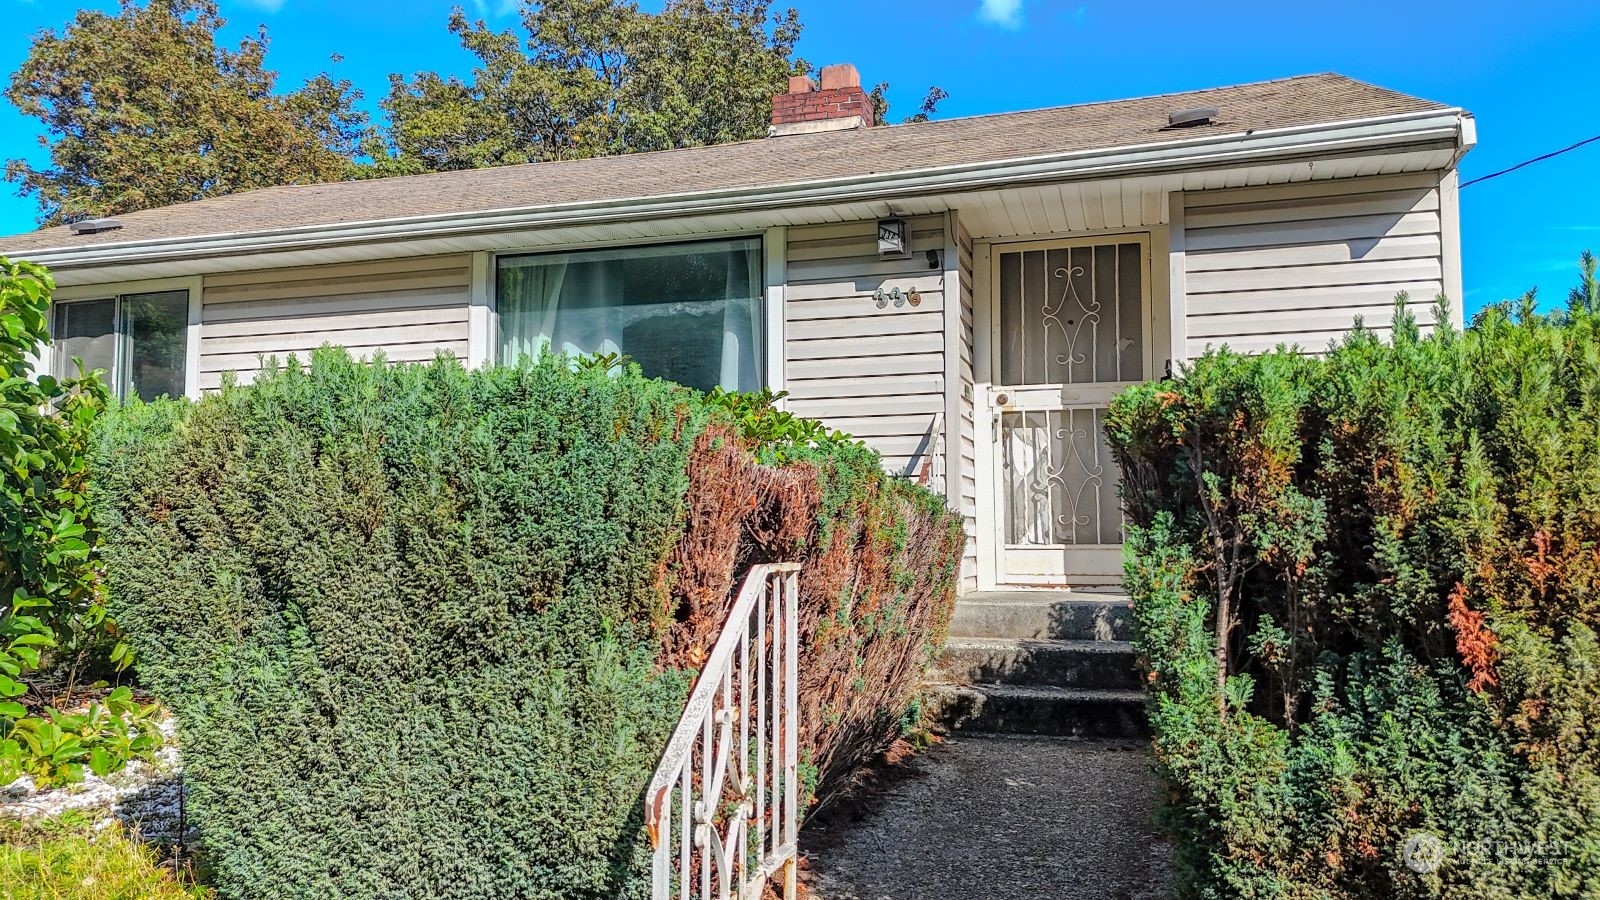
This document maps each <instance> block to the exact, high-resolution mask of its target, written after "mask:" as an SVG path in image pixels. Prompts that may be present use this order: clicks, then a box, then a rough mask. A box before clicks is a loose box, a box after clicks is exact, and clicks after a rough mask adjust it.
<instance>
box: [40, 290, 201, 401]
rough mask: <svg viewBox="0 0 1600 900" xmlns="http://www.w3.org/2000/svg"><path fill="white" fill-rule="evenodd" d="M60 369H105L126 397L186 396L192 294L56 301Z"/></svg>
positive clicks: (62, 372) (113, 387)
mask: <svg viewBox="0 0 1600 900" xmlns="http://www.w3.org/2000/svg"><path fill="white" fill-rule="evenodd" d="M54 314H55V321H54V323H53V325H54V327H53V333H54V340H53V342H52V343H53V346H54V349H55V372H56V374H57V375H58V376H74V375H76V374H77V368H76V366H75V364H74V363H73V358H74V357H76V358H78V359H81V360H83V367H84V369H85V371H93V370H95V369H104V370H105V373H106V375H105V378H106V382H107V383H108V384H109V385H110V387H111V390H112V391H113V392H114V393H115V394H116V395H117V396H118V397H122V398H127V397H138V398H140V399H141V400H154V399H155V398H157V397H161V396H170V397H182V396H184V393H185V389H186V387H187V374H188V373H187V371H186V368H187V361H188V325H189V292H188V291H162V292H159V293H150V294H124V295H122V296H118V297H110V298H107V299H104V300H73V301H65V302H58V303H56V304H55V310H54Z"/></svg>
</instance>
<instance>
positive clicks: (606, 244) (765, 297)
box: [473, 226, 788, 392]
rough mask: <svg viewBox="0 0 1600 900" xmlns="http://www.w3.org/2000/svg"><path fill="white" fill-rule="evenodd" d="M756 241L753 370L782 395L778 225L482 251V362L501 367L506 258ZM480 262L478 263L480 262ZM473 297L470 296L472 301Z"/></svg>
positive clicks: (782, 237)
mask: <svg viewBox="0 0 1600 900" xmlns="http://www.w3.org/2000/svg"><path fill="white" fill-rule="evenodd" d="M742 240H754V241H756V248H755V252H756V255H757V257H758V258H759V260H760V263H761V277H760V278H759V279H758V280H757V283H756V285H755V288H756V294H755V300H756V306H757V312H758V314H759V315H760V317H761V321H760V326H761V334H762V346H760V347H757V348H756V352H757V354H758V357H759V360H760V361H759V363H758V364H757V366H756V369H757V372H758V374H759V376H760V385H761V388H764V389H768V390H771V391H773V392H779V391H782V390H784V383H785V380H786V379H785V378H784V370H785V366H784V360H785V357H786V355H787V354H786V353H785V352H784V324H785V319H786V316H785V315H784V306H783V303H784V296H783V295H784V291H783V286H784V284H785V275H786V268H787V248H788V240H787V229H786V228H784V227H783V226H777V227H772V228H763V229H756V230H748V229H746V230H740V231H725V232H712V233H707V234H674V235H662V236H660V237H657V238H632V239H619V240H614V241H579V242H570V243H569V242H563V243H555V244H548V245H544V246H533V247H518V248H514V249H503V250H493V251H484V252H481V253H480V254H474V266H473V269H474V281H478V279H481V282H479V283H481V284H482V289H481V290H482V297H483V300H484V304H483V305H484V306H485V307H486V308H487V316H486V318H487V320H488V321H487V322H486V324H485V327H484V328H483V329H482V334H481V337H478V338H475V339H481V340H482V341H483V342H484V345H485V346H484V350H483V353H482V357H481V358H482V360H483V363H484V364H486V365H490V366H498V365H504V362H503V361H502V359H501V357H500V279H499V272H500V262H501V260H507V259H526V258H536V257H540V256H560V255H564V254H576V253H588V252H605V251H612V252H618V251H631V250H649V249H652V248H658V247H677V246H692V245H696V244H704V245H708V246H709V245H714V244H723V243H731V242H733V241H742ZM480 260H481V261H480ZM476 296H478V293H477V291H476V290H475V291H474V297H476Z"/></svg>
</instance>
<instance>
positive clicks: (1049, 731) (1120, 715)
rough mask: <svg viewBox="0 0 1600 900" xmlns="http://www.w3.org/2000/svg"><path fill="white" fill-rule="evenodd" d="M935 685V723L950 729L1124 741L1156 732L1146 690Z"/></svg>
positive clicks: (931, 705)
mask: <svg viewBox="0 0 1600 900" xmlns="http://www.w3.org/2000/svg"><path fill="white" fill-rule="evenodd" d="M929 687H930V688H931V690H930V697H929V712H930V714H931V715H932V717H933V721H934V722H935V724H937V725H938V726H940V727H943V728H945V729H947V730H950V731H973V732H993V733H1001V734H1043V735H1070V736H1073V737H1118V738H1141V737H1146V736H1148V735H1149V733H1150V724H1149V721H1148V720H1147V719H1146V717H1145V712H1144V693H1143V692H1142V691H1137V690H1118V689H1104V688H1101V689H1091V688H1070V687H1044V686H1037V685H1014V684H970V685H967V684H936V685H930V686H929Z"/></svg>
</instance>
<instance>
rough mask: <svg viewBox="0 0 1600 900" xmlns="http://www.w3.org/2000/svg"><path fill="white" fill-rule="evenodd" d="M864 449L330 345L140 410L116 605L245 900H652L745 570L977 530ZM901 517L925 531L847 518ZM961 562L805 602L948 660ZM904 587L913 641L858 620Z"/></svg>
mask: <svg viewBox="0 0 1600 900" xmlns="http://www.w3.org/2000/svg"><path fill="white" fill-rule="evenodd" d="M840 447H848V448H849V450H848V453H847V455H842V456H840V457H838V458H834V457H833V456H829V455H828V452H827V451H825V450H815V451H814V452H817V453H820V454H822V457H821V458H819V460H818V461H817V462H815V463H810V462H806V463H801V462H796V463H793V464H791V465H789V466H785V467H783V468H781V469H780V468H774V467H770V466H763V465H760V464H759V463H758V462H757V461H756V457H755V452H757V451H759V450H760V448H759V447H757V446H755V445H754V444H753V442H750V441H747V440H745V439H744V438H742V437H741V436H740V435H739V434H738V432H737V430H736V429H735V428H734V424H733V422H732V420H731V418H730V417H729V416H728V415H727V414H726V413H725V412H723V411H722V410H721V409H720V408H719V407H718V406H716V405H714V404H710V403H707V402H706V401H705V399H704V398H703V397H702V396H701V395H699V394H697V393H695V392H693V391H689V390H687V389H684V388H681V387H678V386H675V385H671V384H667V383H664V382H658V381H651V380H647V379H644V378H642V377H641V376H640V375H639V374H638V371H637V369H636V368H633V367H631V366H626V365H612V364H610V363H607V364H604V365H601V364H596V365H578V366H572V365H569V364H567V363H566V362H564V361H560V360H555V359H548V360H545V361H543V362H541V363H538V364H529V365H525V366H523V367H520V368H501V369H490V370H485V371H478V372H470V373H469V372H466V371H464V370H463V369H462V368H461V366H460V365H459V364H458V363H457V362H455V361H454V360H450V359H442V360H439V361H437V362H435V363H432V364H429V365H420V366H392V367H391V366H387V365H385V364H383V362H382V361H377V362H374V363H370V364H369V363H357V362H353V361H351V360H350V359H349V357H348V356H347V355H346V354H344V353H343V351H339V350H333V349H328V348H325V349H324V350H322V351H318V352H317V353H315V354H313V357H312V362H311V366H310V369H309V370H302V369H300V368H298V367H296V366H293V365H291V366H290V367H288V368H287V369H284V370H282V371H277V372H273V373H270V374H265V375H263V376H262V377H261V378H259V379H258V380H257V381H256V382H255V383H254V384H253V385H250V386H248V387H239V386H229V387H225V388H224V389H223V390H222V392H221V393H220V394H218V395H214V396H210V397H207V398H205V399H204V400H202V401H200V402H199V403H195V404H188V403H177V402H164V403H158V404H153V405H147V406H145V405H134V406H130V407H129V408H127V409H126V410H125V411H124V412H123V413H122V414H120V415H119V416H116V417H114V418H113V419H112V421H111V422H110V423H109V424H108V426H107V427H106V428H105V430H104V431H103V433H102V439H101V441H100V444H99V447H98V450H97V454H96V472H97V481H96V484H97V487H98V489H99V490H100V491H101V494H100V500H101V503H102V510H103V511H102V513H101V515H102V517H103V521H104V523H105V531H106V535H107V540H106V543H105V546H106V550H105V556H106V561H107V571H108V581H109V583H110V585H111V588H112V600H113V607H114V609H115V611H116V613H117V616H118V620H119V621H121V622H123V623H125V624H126V626H127V627H128V630H129V633H130V634H131V635H132V636H133V640H134V642H135V644H136V647H137V649H138V652H139V654H140V655H139V658H140V668H141V677H142V678H143V679H144V680H145V681H146V683H147V684H148V685H149V686H150V687H152V688H153V689H154V690H155V692H156V693H157V695H158V696H159V697H161V698H162V699H163V701H165V702H166V703H168V704H169V705H170V707H171V708H172V709H173V711H174V713H175V715H176V718H177V720H178V722H179V726H180V731H181V732H182V735H183V738H184V755H185V773H186V782H187V784H188V786H189V791H190V800H191V810H192V815H193V819H194V821H195V822H196V823H197V825H198V827H199V828H200V830H201V835H202V840H203V841H204V842H205V844H206V846H207V848H208V860H209V862H210V864H211V866H212V870H213V872H214V877H215V881H216V885H217V887H218V890H219V893H221V894H222V895H223V896H230V897H246V896H247V897H251V898H277V897H304V896H338V897H347V898H380V897H408V896H416V895H419V894H426V895H428V896H436V897H444V898H477V897H507V896H516V897H529V898H539V897H547V898H557V897H560V898H583V897H596V898H598V897H606V898H611V897H618V896H623V897H628V896H644V895H647V894H648V885H647V883H646V882H645V880H644V879H643V878H642V877H641V873H642V872H643V870H644V869H643V867H644V866H645V864H646V863H647V850H646V844H645V843H644V841H643V834H642V796H643V790H644V787H645V785H646V783H647V781H648V778H649V775H650V773H651V771H652V770H653V769H654V767H655V764H656V761H657V758H658V756H659V754H660V751H661V749H662V747H663V745H664V743H665V740H666V737H667V734H668V732H669V731H670V729H671V728H672V727H673V725H674V724H675V723H676V720H677V718H678V715H679V714H680V712H681V709H682V704H683V701H684V699H685V697H686V695H687V691H688V687H689V683H690V681H691V679H692V675H693V671H692V670H693V668H694V667H695V666H696V665H698V663H699V662H700V661H702V660H703V659H704V655H705V652H706V651H707V649H708V648H709V641H710V640H712V639H714V636H715V633H716V628H715V627H713V625H712V623H713V621H717V620H716V612H717V610H718V609H723V608H725V605H726V603H727V602H728V601H729V599H730V597H731V592H732V591H733V590H734V588H735V587H736V586H737V584H738V580H739V578H740V576H741V575H742V572H743V570H744V569H745V568H747V567H748V566H749V565H750V564H752V563H754V562H759V561H762V560H763V559H769V558H777V557H782V558H797V557H799V558H802V559H804V561H806V562H807V563H808V565H807V576H806V577H808V578H809V577H813V576H812V575H811V574H810V573H812V572H814V571H815V570H816V568H817V566H816V561H815V560H813V559H811V558H808V557H806V554H808V553H810V552H812V551H811V549H810V548H813V547H815V546H817V536H818V535H819V534H823V533H826V534H829V535H833V534H840V535H845V534H858V533H860V534H869V535H871V536H872V537H871V539H870V540H868V541H867V543H866V547H868V548H870V547H873V546H876V545H877V544H878V543H881V542H884V541H887V542H889V543H891V544H892V543H893V542H894V541H895V540H897V539H896V538H894V537H893V536H892V533H893V532H894V531H895V529H896V528H898V529H900V530H902V531H903V530H910V529H917V528H921V529H929V528H944V527H945V526H946V525H948V524H949V522H950V520H951V518H952V517H950V516H948V514H946V513H944V512H943V510H942V507H938V508H937V509H936V508H935V507H934V506H933V505H930V504H929V502H928V500H927V498H926V495H925V494H924V493H923V492H920V491H918V490H917V489H914V488H911V487H909V486H905V485H899V484H897V483H893V482H892V481H891V480H889V479H887V478H886V476H883V475H882V473H881V472H879V471H877V468H876V467H877V460H876V457H874V456H872V455H871V454H869V453H866V452H865V451H863V450H861V449H860V448H859V447H858V446H857V445H853V444H841V445H840ZM868 467H870V468H872V469H873V471H874V472H876V474H875V475H874V474H871V473H867V472H866V471H865V469H866V468H868ZM836 473H837V474H836ZM708 479H709V480H708ZM901 514H910V515H911V516H913V517H916V516H921V517H923V519H926V520H927V521H925V522H921V523H916V522H906V523H902V524H900V525H896V526H894V528H883V529H881V530H882V531H883V532H884V534H885V536H884V537H882V538H878V537H877V535H878V532H879V530H880V528H879V527H878V526H876V525H874V526H872V527H871V528H870V529H869V528H867V527H866V526H863V525H862V524H861V523H859V522H856V521H850V520H849V517H851V516H862V517H865V518H873V519H879V518H883V519H886V518H888V517H889V516H891V515H901ZM719 523H720V524H719ZM723 525H727V527H722V526H723ZM850 540H851V541H852V542H853V543H854V544H856V545H858V546H860V545H861V544H862V539H857V538H851V539H850ZM949 547H950V548H952V549H951V551H950V553H951V555H952V556H954V557H959V547H960V543H959V540H956V541H951V542H950V543H949ZM889 549H890V550H892V547H891V548H889ZM953 565H954V561H953V560H946V559H943V558H934V557H932V556H927V557H924V558H912V557H909V556H907V555H906V554H905V553H901V554H900V555H894V554H893V553H892V552H886V553H885V554H883V555H881V556H879V557H875V558H874V560H872V561H870V563H868V564H866V565H857V566H854V567H853V568H852V571H858V572H865V573H868V574H869V575H870V576H871V577H870V578H869V579H865V580H863V581H862V582H861V583H860V584H859V585H857V584H849V585H844V584H838V585H836V584H834V583H833V582H832V581H829V582H827V589H828V590H829V591H830V592H831V593H830V595H829V596H828V597H826V598H821V597H818V596H816V595H815V593H812V594H809V595H808V594H806V593H805V592H804V590H803V595H802V602H803V604H804V606H805V608H806V610H807V612H806V616H808V617H819V616H821V615H822V614H823V613H824V611H826V613H827V614H829V615H832V616H835V618H837V620H838V624H837V625H835V626H833V627H835V628H837V629H842V630H843V631H845V632H847V633H848V634H850V635H855V637H854V638H853V643H854V644H855V645H856V647H857V648H858V650H862V651H864V652H866V654H867V655H868V656H869V657H872V658H874V659H876V658H882V659H889V658H895V659H902V658H903V659H908V660H913V661H915V660H925V659H926V658H927V657H928V655H929V653H930V652H931V651H929V649H928V647H927V646H926V645H927V643H928V641H929V634H928V633H927V629H926V628H921V627H920V626H918V625H917V624H916V623H919V622H932V621H933V620H935V619H938V618H940V617H947V616H948V613H949V604H950V601H951V599H952V588H953V584H954V579H953V577H951V578H950V579H949V581H948V583H943V582H937V583H936V581H935V579H936V578H937V577H938V576H936V575H935V574H930V573H939V572H943V571H946V570H950V569H952V568H953ZM893 567H904V568H905V570H906V571H905V572H901V571H898V570H895V571H889V570H890V569H891V568H893ZM885 573H887V574H885ZM908 579H909V581H911V582H915V583H916V584H917V585H922V587H917V588H913V589H910V590H909V591H908V589H907V588H905V587H900V588H898V589H897V593H896V594H895V595H894V597H892V598H890V597H886V598H884V600H885V602H896V603H900V604H902V605H904V604H907V603H911V604H914V605H918V608H916V609H912V610H910V611H908V612H906V613H903V614H902V615H901V620H902V624H901V626H900V627H899V628H898V630H896V629H894V628H890V629H889V630H887V631H885V632H884V633H883V634H881V635H880V634H877V633H872V634H868V633H867V632H868V631H871V630H872V629H875V628H880V627H882V626H881V623H877V620H874V623H875V624H873V625H871V626H870V627H869V626H868V625H867V624H865V623H864V620H863V619H862V618H861V617H859V616H854V615H852V614H851V612H850V610H849V609H844V610H841V609H840V608H839V607H840V604H849V603H852V602H853V598H857V597H860V596H862V595H863V593H864V592H866V593H871V594H872V596H874V597H876V596H877V591H876V588H875V587H874V586H875V585H876V584H880V583H884V582H895V581H896V580H899V581H906V580H908ZM906 620H910V622H911V625H910V626H907V625H905V621H906ZM817 631H818V627H817V626H812V628H811V629H810V632H811V633H813V634H814V633H815V632H817ZM845 642H846V643H850V641H845ZM802 665H803V666H805V665H807V662H806V661H803V662H802ZM919 674H920V669H918V670H916V671H907V672H901V673H898V677H895V678H883V679H879V680H878V681H876V682H872V683H870V684H868V685H867V686H865V687H864V688H862V689H861V690H860V691H859V692H858V695H859V696H857V697H856V698H854V699H853V703H854V704H856V708H854V709H852V710H849V711H846V712H840V713H839V714H838V717H837V721H838V722H841V723H845V722H847V723H848V724H849V726H850V731H849V733H848V734H845V733H831V732H830V733H829V734H826V735H824V734H821V733H820V732H819V731H818V730H817V729H816V728H815V727H810V728H809V730H808V731H807V732H806V738H807V744H806V747H807V751H808V757H809V758H810V759H811V760H813V765H815V761H816V760H819V759H822V758H824V757H827V758H830V759H831V758H834V757H836V756H838V754H839V753H840V752H841V748H846V747H849V748H851V749H848V750H844V751H843V752H846V753H853V752H858V751H857V750H856V749H854V748H856V747H858V746H866V745H871V744H873V743H874V742H878V743H880V744H881V742H883V741H885V740H887V739H888V738H889V737H892V727H893V725H894V724H896V723H897V721H898V717H899V715H900V713H901V711H902V709H903V706H904V703H905V698H906V697H908V696H909V694H910V691H911V689H912V686H913V685H914V683H915V681H916V679H917V676H918V675H919ZM896 704H899V705H898V706H896ZM820 718H821V717H820V716H816V717H813V718H812V719H810V720H808V725H809V723H810V722H815V721H817V720H818V719H820ZM880 720H882V721H884V722H888V723H889V725H888V726H886V728H888V729H889V730H890V732H891V733H888V734H886V733H884V732H883V730H882V729H877V730H875V729H876V727H877V726H876V723H877V722H878V721H880Z"/></svg>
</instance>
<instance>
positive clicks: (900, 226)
mask: <svg viewBox="0 0 1600 900" xmlns="http://www.w3.org/2000/svg"><path fill="white" fill-rule="evenodd" d="M907 256H909V254H908V253H907V252H906V220H905V219H879V220H878V258H879V259H905V258H906V257H907Z"/></svg>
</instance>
